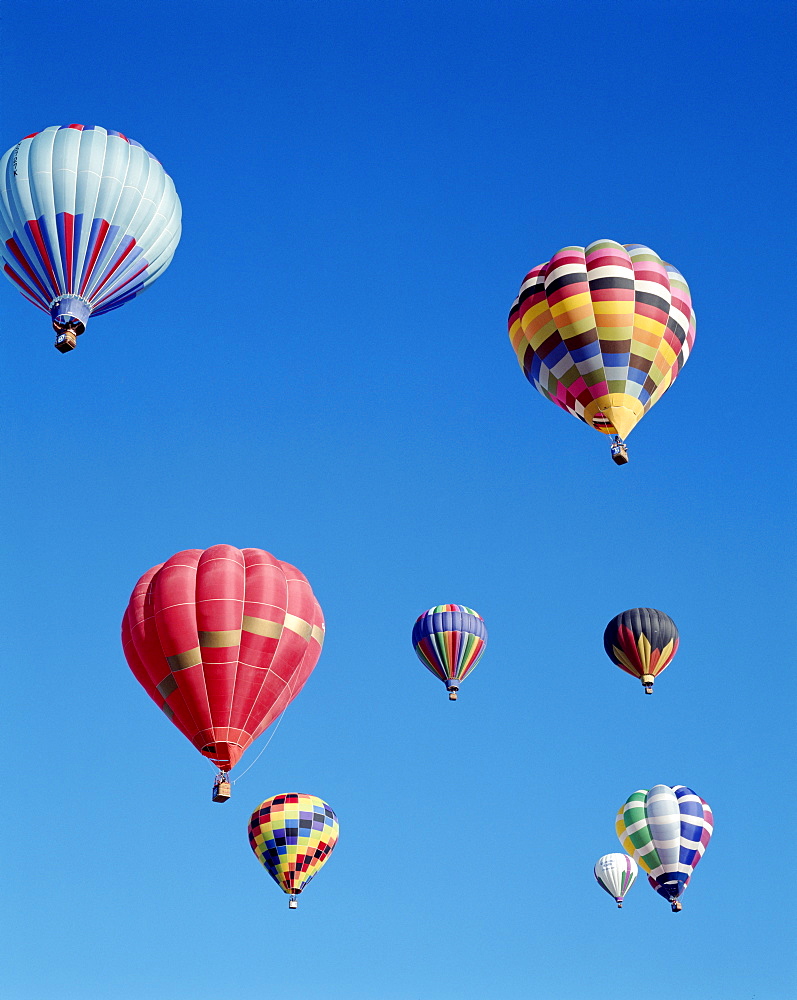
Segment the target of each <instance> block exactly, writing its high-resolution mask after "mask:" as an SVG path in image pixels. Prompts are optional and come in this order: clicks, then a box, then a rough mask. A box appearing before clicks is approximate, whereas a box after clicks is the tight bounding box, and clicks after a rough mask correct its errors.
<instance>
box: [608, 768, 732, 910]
mask: <svg viewBox="0 0 797 1000" xmlns="http://www.w3.org/2000/svg"><path fill="white" fill-rule="evenodd" d="M616 827H617V836H618V837H619V838H620V843H621V844H622V845H623V848H624V850H626V851H627V852H628V853H629V854H630V855H631V856H632V857H633V859H634V860H635V861H637V862H638V863H639V864H640V865H642V867H643V868H644V869H645V871H646V872H647V873H648V881H649V882H650V884H651V885H652V886H653V888H654V889H655V890H656V892H658V893H659V895H660V896H663V897H664V898H665V899H666V900H667V901H668V902H669V903H670V904H671V906H672V910H673V912H674V913H677V912H678V911H679V910H680V909H681V903H680V901H679V897H680V896H681V894H682V893H683V891H684V889H685V888H686V886H687V884H688V882H689V879H690V878H691V876H692V872H693V871H694V870H695V868H696V867H697V864H698V862H699V861H700V859H701V858H702V857H703V852H704V851H705V849H706V845H707V844H708V842H709V840H710V839H711V834H712V833H713V832H714V817H713V816H712V813H711V809H710V808H709V806H708V803H706V802H705V801H704V800H703V799H701V798H700V796H699V795H696V794H695V793H694V792H693V791H692V789H691V788H687V787H686V785H673V786H672V787H670V786H669V785H655V786H654V787H653V788H651V789H650V790H648V789H645V788H643V789H640V790H639V791H637V792H634V794H633V795H631V796H629V798H628V800H627V801H626V802H625V804H624V805H623V806H622V808H621V809H620V811H619V813H618V814H617V820H616Z"/></svg>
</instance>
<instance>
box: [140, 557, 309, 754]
mask: <svg viewBox="0 0 797 1000" xmlns="http://www.w3.org/2000/svg"><path fill="white" fill-rule="evenodd" d="M289 615H292V616H293V617H294V618H296V619H297V620H299V621H301V622H303V623H305V624H306V628H303V629H302V630H301V632H297V631H295V630H294V629H292V628H288V627H284V624H285V621H286V617H287V616H289ZM251 623H256V625H255V628H254V629H250V628H249V627H247V626H248V625H250V624H251ZM266 626H267V627H266ZM323 637H324V618H323V613H322V611H321V608H320V606H319V604H318V602H317V601H316V599H315V597H314V595H313V592H312V590H311V588H310V584H309V583H308V581H307V579H306V578H305V577H304V576H303V574H302V573H300V572H299V570H297V569H296V567H295V566H292V565H291V564H290V563H285V562H281V561H280V560H278V559H276V558H275V557H274V556H272V555H271V554H270V553H268V552H264V551H263V550H261V549H243V550H239V549H236V548H234V547H233V546H231V545H214V546H212V547H211V548H209V549H207V550H205V551H204V552H203V551H202V550H201V549H186V550H184V551H182V552H178V553H177V554H176V555H174V556H172V557H171V559H169V560H167V562H165V563H163V564H161V565H159V566H155V567H153V568H152V569H151V570H149V571H148V572H147V573H145V574H144V576H143V577H142V578H141V580H139V582H138V584H137V585H136V587H135V588H134V590H133V594H132V595H131V598H130V602H129V604H128V607H127V610H126V612H125V615H124V619H123V622H122V644H123V647H124V652H125V657H126V658H127V662H128V664H129V666H130V669H131V670H132V671H133V674H134V675H135V676H136V678H137V679H138V680H139V682H140V683H141V685H142V686H143V687H144V689H145V691H146V692H147V694H149V696H150V697H151V698H152V699H153V701H155V702H156V704H158V705H159V706H160V707H161V708H162V709H163V710H164V712H166V714H167V715H168V716H169V718H170V719H171V721H172V722H174V724H175V725H177V727H178V728H179V729H180V731H181V732H182V733H183V734H184V735H186V736H187V737H188V739H190V740H191V742H192V743H193V745H194V746H195V747H196V749H197V750H199V751H200V753H202V754H203V755H204V756H206V757H208V758H209V759H210V760H212V761H213V762H214V763H215V764H217V765H218V766H219V767H220V768H222V769H223V770H225V771H227V770H230V769H231V768H232V767H234V766H235V764H236V763H237V762H238V760H240V758H241V755H242V754H243V753H244V751H245V750H246V748H247V747H248V746H249V745H250V744H251V743H252V742H253V741H254V740H255V739H257V737H258V736H259V735H260V734H261V733H263V732H264V731H265V730H266V729H267V728H268V726H269V725H271V723H272V722H273V721H274V720H275V719H276V718H277V717H278V716H279V715H280V714H281V713H282V712H283V711H284V709H285V708H286V707H287V705H288V704H289V703H290V702H291V701H292V700H293V699H294V698H295V697H296V695H297V694H298V693H299V692H300V691H301V689H302V687H303V686H304V684H305V682H306V681H307V678H308V677H309V676H310V673H311V672H312V671H313V669H314V668H315V665H316V663H317V662H318V657H319V656H320V654H321V646H322V643H323Z"/></svg>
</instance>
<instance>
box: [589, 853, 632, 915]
mask: <svg viewBox="0 0 797 1000" xmlns="http://www.w3.org/2000/svg"><path fill="white" fill-rule="evenodd" d="M638 871H639V869H638V868H637V865H636V861H634V860H633V858H629V857H628V855H627V854H604V855H603V857H602V858H599V859H598V861H597V863H596V864H595V879H596V880H597V883H598V885H599V886H600V887H601V889H605V890H606V892H608V893H609V895H610V896H612V897H613V898H614V901H615V902H616V903H617V906H618V909H619V908H621V907H622V905H623V899H624V897H625V894H626V893H627V892H628V890H629V889H630V888H631V886H632V885H633V884H634V881H635V880H636V877H637V873H638Z"/></svg>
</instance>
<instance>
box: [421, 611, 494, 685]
mask: <svg viewBox="0 0 797 1000" xmlns="http://www.w3.org/2000/svg"><path fill="white" fill-rule="evenodd" d="M486 643H487V628H486V627H485V624H484V620H483V619H482V616H481V615H480V614H477V612H475V611H474V610H473V609H472V608H466V607H464V605H462V604H438V605H437V606H436V607H434V608H429V610H428V611H424V613H423V614H422V615H419V616H418V619H417V621H416V622H415V627H414V628H413V630H412V645H413V646H414V647H415V652H416V653H417V654H418V659H419V660H420V661H421V663H423V665H424V666H425V667H426V668H427V669H429V670H431V672H432V673H433V674H434V675H435V677H439V678H440V680H441V681H443V682H444V683H445V686H446V687H447V688H448V697H449V698H450V700H451V701H456V700H457V691H458V690H459V685H460V681H463V680H464V679H465V678H466V677H467V676H468V674H469V673H470V672H471V671H472V670H473V668H474V667H475V666H476V664H477V663H478V662H479V659H480V658H481V655H482V653H483V652H484V647H485V644H486Z"/></svg>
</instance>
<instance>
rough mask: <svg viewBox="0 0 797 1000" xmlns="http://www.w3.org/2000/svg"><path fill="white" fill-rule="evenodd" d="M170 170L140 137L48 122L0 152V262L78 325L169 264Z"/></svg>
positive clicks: (173, 233)
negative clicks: (41, 129) (167, 172)
mask: <svg viewBox="0 0 797 1000" xmlns="http://www.w3.org/2000/svg"><path fill="white" fill-rule="evenodd" d="M181 215H182V212H181V207H180V200H179V198H178V197H177V193H176V191H175V189H174V184H173V182H172V179H171V178H170V177H169V176H168V175H167V174H166V173H165V172H164V170H163V167H162V166H161V165H160V163H159V162H158V161H157V160H156V159H155V158H154V157H153V156H152V154H151V153H148V152H147V151H146V150H145V149H144V148H143V146H141V144H140V143H138V142H135V140H133V139H130V138H128V137H127V136H125V135H122V133H121V132H112V131H106V129H104V128H100V127H99V126H98V125H94V126H88V125H51V126H50V127H49V128H46V129H44V131H43V132H35V133H33V134H32V135H28V136H26V137H25V138H24V139H22V140H21V141H20V142H18V143H17V144H16V146H14V147H12V148H11V149H9V150H8V152H7V153H6V154H5V156H4V157H3V158H2V160H0V243H1V244H2V247H1V248H0V252H2V259H3V270H4V271H5V273H6V276H7V277H8V278H9V279H10V280H11V281H12V282H13V283H14V284H15V285H16V286H17V288H18V289H19V291H20V292H21V293H22V294H23V295H24V296H25V298H26V299H28V300H29V301H30V302H32V303H33V304H34V305H35V306H37V307H38V308H39V309H42V310H43V311H44V312H49V313H50V316H51V318H52V321H53V326H54V327H55V329H56V330H62V329H64V328H66V327H72V328H74V329H75V330H76V332H77V333H82V332H83V330H84V329H85V326H86V323H87V322H88V319H89V316H90V315H92V314H95V315H99V314H101V313H105V312H108V311H109V310H111V309H116V308H118V307H119V306H121V305H123V304H124V303H125V302H127V301H128V300H129V299H132V298H134V297H135V296H136V295H138V294H139V292H141V291H143V290H144V289H145V288H146V287H147V286H148V285H150V284H151V283H152V282H153V281H154V280H155V279H156V278H157V277H158V275H159V274H160V273H161V272H162V271H163V270H164V269H165V268H166V267H168V265H169V262H170V261H171V259H172V256H173V254H174V250H175V247H176V246H177V243H178V241H179V239H180V232H181Z"/></svg>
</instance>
